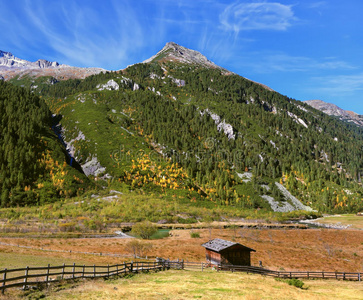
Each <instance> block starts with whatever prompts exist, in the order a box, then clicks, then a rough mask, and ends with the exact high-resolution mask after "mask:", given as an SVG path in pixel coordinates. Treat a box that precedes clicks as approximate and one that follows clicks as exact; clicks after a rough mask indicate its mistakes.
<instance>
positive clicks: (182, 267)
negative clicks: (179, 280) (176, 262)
mask: <svg viewBox="0 0 363 300" xmlns="http://www.w3.org/2000/svg"><path fill="white" fill-rule="evenodd" d="M181 269H182V270H184V259H182V260H181Z"/></svg>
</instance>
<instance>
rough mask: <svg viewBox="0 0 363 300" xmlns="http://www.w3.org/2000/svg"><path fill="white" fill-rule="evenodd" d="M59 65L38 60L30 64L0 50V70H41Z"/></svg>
mask: <svg viewBox="0 0 363 300" xmlns="http://www.w3.org/2000/svg"><path fill="white" fill-rule="evenodd" d="M58 66H59V63H58V62H56V61H53V62H51V61H48V60H45V59H38V60H37V61H35V62H30V61H27V60H24V59H21V58H17V57H15V56H14V55H13V54H12V53H10V52H4V51H1V50H0V68H3V67H7V68H28V69H38V68H39V69H43V68H50V67H58Z"/></svg>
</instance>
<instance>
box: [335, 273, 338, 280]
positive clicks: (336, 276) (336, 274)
mask: <svg viewBox="0 0 363 300" xmlns="http://www.w3.org/2000/svg"><path fill="white" fill-rule="evenodd" d="M335 279H338V272H337V271H335Z"/></svg>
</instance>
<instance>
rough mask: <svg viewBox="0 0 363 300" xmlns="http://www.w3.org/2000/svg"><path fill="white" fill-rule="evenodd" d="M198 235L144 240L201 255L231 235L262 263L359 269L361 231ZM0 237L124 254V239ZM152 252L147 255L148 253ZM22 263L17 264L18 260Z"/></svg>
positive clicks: (164, 249)
mask: <svg viewBox="0 0 363 300" xmlns="http://www.w3.org/2000/svg"><path fill="white" fill-rule="evenodd" d="M194 232H199V233H200V236H201V238H191V237H190V230H173V231H172V236H171V237H168V238H164V239H161V240H151V241H149V242H150V243H151V244H152V245H153V248H152V249H151V250H150V253H149V256H150V257H151V258H154V257H156V256H158V257H164V258H170V259H176V258H180V259H184V260H188V261H204V259H205V250H204V248H203V247H201V244H202V243H204V242H206V241H208V240H209V239H210V238H217V237H219V238H223V239H228V240H235V241H236V242H239V243H241V244H244V245H246V246H248V247H251V248H253V249H255V250H256V251H257V252H256V253H252V264H253V265H258V261H259V260H261V261H262V262H263V265H264V266H265V267H268V268H271V269H275V270H276V269H280V268H284V269H285V270H311V271H313V270H316V271H321V270H324V271H345V272H362V271H363V261H362V258H363V231H361V230H332V229H329V230H328V229H306V230H282V229H268V230H267V229H241V228H239V229H237V230H236V231H234V230H233V229H212V230H211V231H209V230H208V229H198V230H194ZM0 241H1V242H6V243H12V244H20V245H27V246H34V247H39V248H44V249H54V250H68V251H69V250H72V251H82V252H103V253H106V252H107V253H117V254H128V253H127V252H126V250H125V245H126V243H127V242H128V241H129V240H128V239H120V238H98V239H95V238H87V239H26V238H1V239H0ZM0 252H12V253H18V254H19V255H22V254H27V255H29V254H30V255H41V256H44V255H46V256H49V257H54V256H55V257H61V258H65V259H68V260H69V259H75V260H82V261H89V262H90V263H92V264H93V263H99V264H101V263H120V262H122V261H124V260H128V259H127V258H125V259H123V258H115V257H107V256H102V257H100V256H92V255H84V254H76V253H57V252H45V251H41V250H31V249H24V248H18V247H9V246H0ZM151 254H152V255H151ZM20 267H23V266H20Z"/></svg>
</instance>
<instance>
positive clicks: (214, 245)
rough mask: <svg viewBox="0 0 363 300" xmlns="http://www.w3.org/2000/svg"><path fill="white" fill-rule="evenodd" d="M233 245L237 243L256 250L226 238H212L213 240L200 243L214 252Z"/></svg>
mask: <svg viewBox="0 0 363 300" xmlns="http://www.w3.org/2000/svg"><path fill="white" fill-rule="evenodd" d="M235 245H238V246H240V247H242V248H245V249H246V250H249V251H254V252H256V250H254V249H252V248H249V247H246V246H244V245H241V244H239V243H235V242H231V241H226V240H222V239H214V240H210V241H208V242H206V243H204V244H202V246H203V247H204V248H207V249H209V250H212V251H214V252H221V251H222V250H225V249H227V248H229V247H232V246H235Z"/></svg>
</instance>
